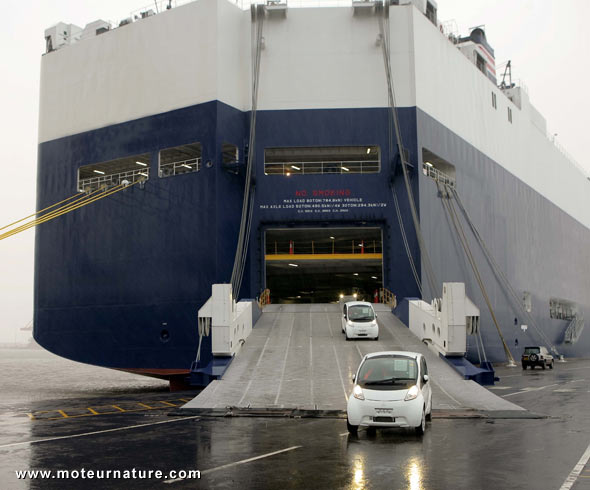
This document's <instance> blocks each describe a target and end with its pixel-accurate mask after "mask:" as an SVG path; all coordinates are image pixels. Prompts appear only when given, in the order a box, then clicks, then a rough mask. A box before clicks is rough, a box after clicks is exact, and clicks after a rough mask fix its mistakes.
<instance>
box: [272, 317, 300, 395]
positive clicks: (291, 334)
mask: <svg viewBox="0 0 590 490" xmlns="http://www.w3.org/2000/svg"><path fill="white" fill-rule="evenodd" d="M294 326H295V315H293V321H292V322H291V331H290V332H289V340H287V350H286V352H285V359H284V361H283V369H282V370H281V379H279V389H278V390H277V396H276V397H275V405H277V404H278V403H279V397H280V396H281V388H282V387H283V378H284V377H285V369H286V368H287V358H288V357H289V346H290V345H291V338H292V337H293V327H294Z"/></svg>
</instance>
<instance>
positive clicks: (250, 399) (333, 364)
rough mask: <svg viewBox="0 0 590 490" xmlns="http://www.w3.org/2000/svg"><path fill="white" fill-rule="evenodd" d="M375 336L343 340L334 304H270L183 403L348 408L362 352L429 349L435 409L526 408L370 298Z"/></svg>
mask: <svg viewBox="0 0 590 490" xmlns="http://www.w3.org/2000/svg"><path fill="white" fill-rule="evenodd" d="M374 307H375V311H376V313H377V316H378V322H379V329H380V330H379V340H378V341H374V340H364V339H363V340H352V341H348V342H347V341H346V340H345V337H344V334H343V333H342V327H341V307H340V305H337V304H304V305H286V304H285V305H268V306H266V307H265V308H264V312H263V314H262V316H261V317H260V319H259V320H258V322H257V323H256V325H255V327H254V328H253V330H252V333H251V334H250V337H249V338H248V340H247V341H246V343H245V344H244V346H243V347H242V349H241V351H240V352H239V353H238V354H237V355H236V357H235V359H234V361H233V362H232V364H231V365H230V367H229V368H228V370H227V371H226V373H225V375H224V376H223V378H222V379H220V380H216V381H213V382H212V383H211V384H210V385H209V386H207V388H205V389H204V390H203V391H202V392H201V393H200V394H199V395H198V396H197V397H195V398H194V399H193V400H191V401H190V402H189V403H187V404H186V405H184V406H183V407H182V408H183V409H224V408H227V407H238V408H255V409H277V410H278V409H300V410H318V411H331V410H346V401H347V398H348V395H349V394H350V392H351V390H352V387H353V383H352V375H353V374H354V373H355V372H356V369H357V368H358V365H359V362H360V360H361V359H362V357H363V356H364V355H365V354H368V353H370V352H376V351H385V350H407V351H414V352H420V353H422V354H424V355H425V356H426V360H427V362H428V368H429V374H430V376H431V380H432V384H433V386H432V391H433V408H434V409H442V410H465V409H475V410H508V411H510V410H523V409H522V408H521V407H519V406H517V405H515V404H513V403H510V402H508V401H506V400H504V399H502V398H500V397H498V396H496V395H494V394H493V393H491V392H489V391H488V390H486V389H485V388H483V387H481V386H480V385H478V384H477V383H475V382H473V381H466V380H463V379H462V378H461V376H459V374H458V373H457V372H455V371H454V370H453V369H452V368H451V367H450V366H448V365H447V363H446V362H445V361H443V360H442V359H440V358H439V357H438V355H437V354H435V353H434V352H432V351H431V350H430V349H429V348H428V347H427V346H426V345H425V344H423V343H421V342H420V341H419V339H418V338H416V337H415V336H414V335H413V334H412V333H411V332H410V330H409V329H408V328H407V327H406V326H405V325H404V324H403V323H402V322H401V321H400V320H399V319H398V318H397V317H395V316H394V315H393V314H392V313H391V310H390V308H389V307H388V306H387V305H381V304H377V305H374Z"/></svg>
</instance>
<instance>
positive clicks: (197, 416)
mask: <svg viewBox="0 0 590 490" xmlns="http://www.w3.org/2000/svg"><path fill="white" fill-rule="evenodd" d="M198 418H200V416H199V415H193V416H191V417H178V418H177V419H172V420H162V421H160V422H151V423H149V424H139V425H128V426H127V427H116V428H114V429H105V430H97V431H94V432H83V433H82V434H73V435H69V436H58V437H50V438H47V439H36V440H34V441H22V442H13V443H12V444H3V445H2V446H0V449H3V448H5V447H14V446H24V445H25V444H38V443H40V442H49V441H59V440H61V439H74V438H75V437H85V436H94V435H97V434H106V433H107V432H117V431H121V430H129V429H138V428H141V427H149V426H152V425H160V424H170V423H172V422H180V421H184V420H191V419H198Z"/></svg>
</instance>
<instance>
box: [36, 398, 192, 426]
mask: <svg viewBox="0 0 590 490" xmlns="http://www.w3.org/2000/svg"><path fill="white" fill-rule="evenodd" d="M172 401H173V402H185V403H186V402H189V401H190V400H187V399H186V398H177V399H174V400H172ZM125 403H129V404H135V406H136V407H137V406H138V405H139V407H141V408H127V409H125V408H122V407H120V406H119V405H100V406H94V407H86V410H87V411H88V412H85V413H71V412H72V411H74V412H76V411H79V410H84V409H82V408H72V409H68V410H69V411H70V413H69V414H68V413H66V412H65V411H64V410H39V411H36V412H26V414H27V416H28V417H29V419H31V420H36V421H37V420H63V419H76V418H80V417H93V416H95V415H113V414H117V413H128V412H139V411H142V410H158V409H160V410H162V409H164V408H167V407H174V408H176V407H178V403H172V402H169V401H166V400H155V401H152V402H150V403H152V404H154V403H160V404H161V405H162V406H157V407H154V406H152V405H148V404H147V403H142V402H125ZM103 409H105V410H104V411H103ZM109 409H115V410H109ZM43 414H56V415H57V414H59V417H57V416H53V417H43V416H42V415H43Z"/></svg>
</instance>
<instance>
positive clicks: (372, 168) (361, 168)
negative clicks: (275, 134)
mask: <svg viewBox="0 0 590 490" xmlns="http://www.w3.org/2000/svg"><path fill="white" fill-rule="evenodd" d="M377 172H379V160H356V161H355V160H341V161H326V162H324V161H321V162H318V161H316V162H291V161H290V162H280V163H272V162H269V163H265V164H264V175H286V176H291V175H311V174H374V173H377Z"/></svg>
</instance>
